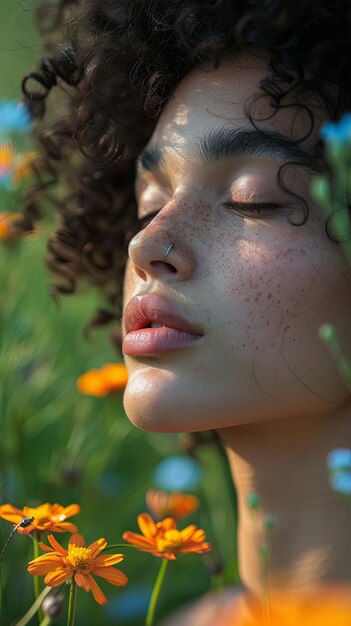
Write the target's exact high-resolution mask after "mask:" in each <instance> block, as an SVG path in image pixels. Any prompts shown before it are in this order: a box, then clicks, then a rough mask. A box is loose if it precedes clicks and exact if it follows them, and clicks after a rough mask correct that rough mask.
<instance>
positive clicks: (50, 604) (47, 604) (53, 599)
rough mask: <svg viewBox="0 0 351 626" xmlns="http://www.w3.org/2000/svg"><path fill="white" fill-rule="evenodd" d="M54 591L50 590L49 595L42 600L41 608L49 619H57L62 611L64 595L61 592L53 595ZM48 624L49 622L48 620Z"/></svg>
mask: <svg viewBox="0 0 351 626" xmlns="http://www.w3.org/2000/svg"><path fill="white" fill-rule="evenodd" d="M54 594H55V592H54V591H50V593H49V595H48V596H47V597H46V598H45V600H44V601H43V604H42V605H41V606H42V609H43V613H44V616H45V617H48V618H49V619H50V621H51V620H57V619H58V618H59V617H61V615H62V613H63V606H64V600H65V596H64V595H63V593H59V594H57V595H54ZM49 624H50V622H49Z"/></svg>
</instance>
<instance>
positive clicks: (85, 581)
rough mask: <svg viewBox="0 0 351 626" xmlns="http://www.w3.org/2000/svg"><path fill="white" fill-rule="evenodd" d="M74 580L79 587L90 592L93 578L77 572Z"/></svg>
mask: <svg viewBox="0 0 351 626" xmlns="http://www.w3.org/2000/svg"><path fill="white" fill-rule="evenodd" d="M74 580H75V581H76V583H77V585H78V587H82V588H83V589H84V591H90V580H91V576H88V575H87V574H82V572H76V573H75V575H74Z"/></svg>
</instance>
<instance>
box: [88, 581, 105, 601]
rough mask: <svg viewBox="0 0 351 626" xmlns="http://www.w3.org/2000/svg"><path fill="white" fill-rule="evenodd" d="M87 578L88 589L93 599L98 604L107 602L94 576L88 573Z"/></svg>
mask: <svg viewBox="0 0 351 626" xmlns="http://www.w3.org/2000/svg"><path fill="white" fill-rule="evenodd" d="M88 578H89V579H90V580H89V582H90V590H91V592H92V594H93V596H94V599H95V600H96V602H97V603H98V604H101V605H103V604H107V598H106V596H105V595H104V594H103V593H102V591H101V589H100V587H99V585H98V584H97V582H96V581H95V580H94V578H93V577H92V576H90V574H88Z"/></svg>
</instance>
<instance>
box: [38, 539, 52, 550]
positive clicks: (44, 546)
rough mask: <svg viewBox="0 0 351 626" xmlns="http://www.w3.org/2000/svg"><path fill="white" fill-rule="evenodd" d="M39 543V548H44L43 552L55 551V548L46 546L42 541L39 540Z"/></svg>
mask: <svg viewBox="0 0 351 626" xmlns="http://www.w3.org/2000/svg"><path fill="white" fill-rule="evenodd" d="M39 545H40V547H41V549H42V550H44V552H56V550H53V549H52V548H49V546H47V545H46V544H45V543H43V542H42V541H39Z"/></svg>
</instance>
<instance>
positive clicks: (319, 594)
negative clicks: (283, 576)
mask: <svg viewBox="0 0 351 626" xmlns="http://www.w3.org/2000/svg"><path fill="white" fill-rule="evenodd" d="M350 591H351V589H350V588H346V587H345V588H344V589H341V588H336V587H325V588H322V589H319V590H317V591H315V592H311V593H309V594H308V595H307V594H293V593H291V594H289V593H283V592H280V593H279V592H271V593H270V597H269V613H268V614H267V611H264V609H263V607H262V605H260V604H259V603H256V605H254V604H253V601H252V600H251V601H249V602H247V603H246V602H245V600H244V601H241V603H239V604H238V603H237V601H235V602H234V603H233V605H232V606H230V605H228V607H227V608H226V610H225V611H224V612H223V615H222V614H221V619H218V620H216V626H267V625H269V626H350V624H351V594H350Z"/></svg>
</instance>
